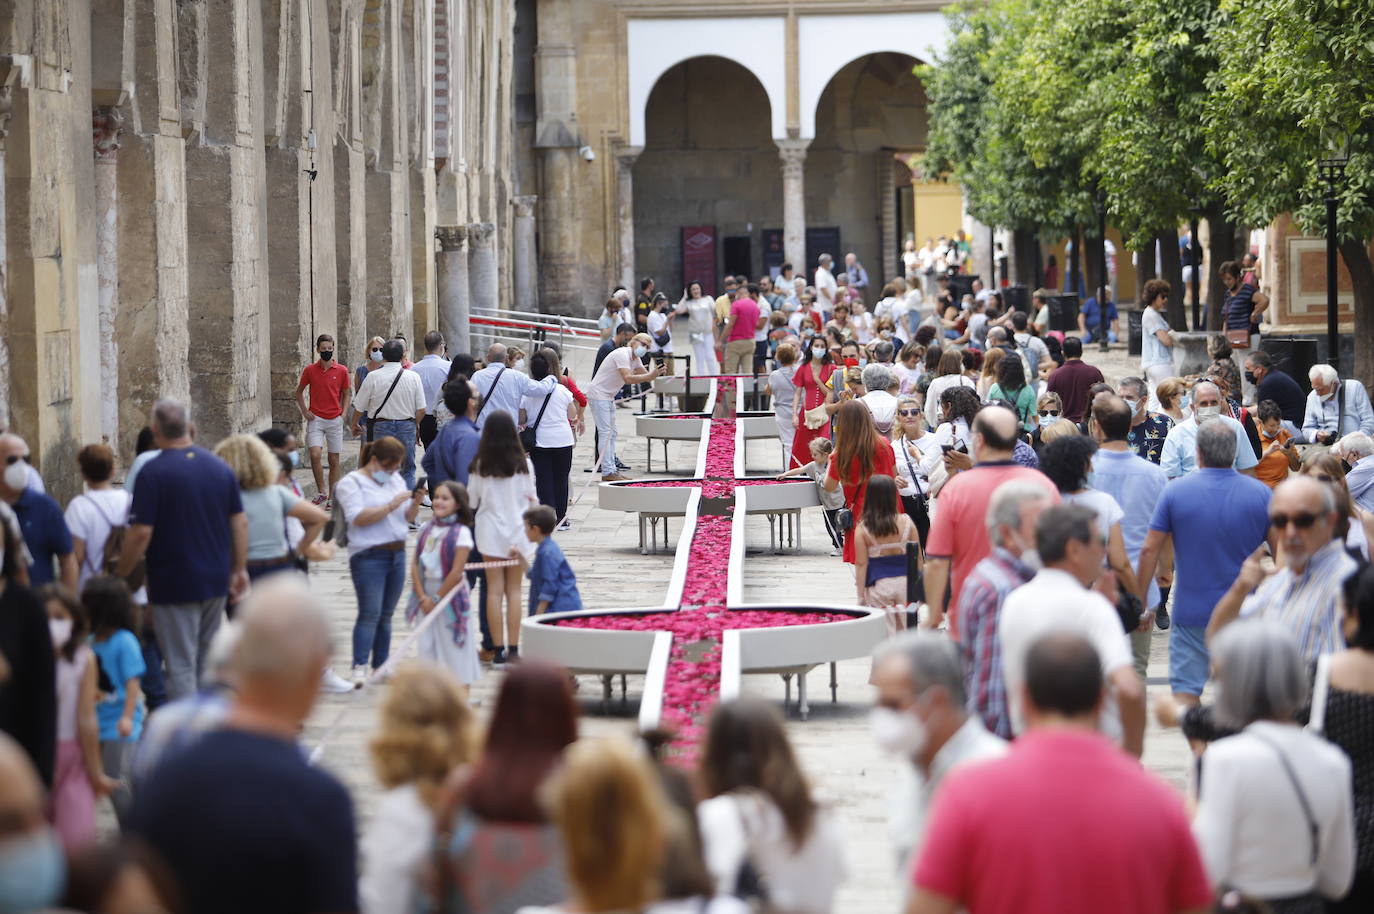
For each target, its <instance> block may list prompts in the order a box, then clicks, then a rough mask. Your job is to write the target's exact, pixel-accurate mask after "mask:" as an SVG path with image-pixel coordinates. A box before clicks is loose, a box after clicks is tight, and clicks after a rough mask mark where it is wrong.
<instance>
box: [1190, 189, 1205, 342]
mask: <svg viewBox="0 0 1374 914" xmlns="http://www.w3.org/2000/svg"><path fill="white" fill-rule="evenodd" d="M1201 215H1202V207H1201V206H1199V205H1198V204H1197V203H1196V202H1194V203H1193V205H1192V206H1190V207H1188V260H1189V262H1190V265H1191V266H1192V270H1193V273H1192V285H1193V329H1194V330H1202V329H1204V328H1203V326H1202V281H1201V280H1202V245H1201V244H1199V243H1198V240H1197V231H1198V219H1199V217H1200V216H1201Z"/></svg>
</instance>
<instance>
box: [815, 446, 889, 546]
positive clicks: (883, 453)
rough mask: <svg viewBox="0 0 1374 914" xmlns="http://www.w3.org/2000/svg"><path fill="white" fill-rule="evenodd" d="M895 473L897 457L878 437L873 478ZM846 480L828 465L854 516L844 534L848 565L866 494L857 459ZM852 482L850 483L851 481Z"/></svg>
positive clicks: (851, 465)
mask: <svg viewBox="0 0 1374 914" xmlns="http://www.w3.org/2000/svg"><path fill="white" fill-rule="evenodd" d="M896 471H897V455H896V454H894V453H893V452H892V445H891V444H889V443H888V440H887V439H886V438H884V437H882V436H881V435H879V436H878V446H877V448H876V449H875V450H874V451H873V473H872V475H873V476H878V475H883V476H895V475H896ZM845 475H846V476H847V477H849V478H848V479H840V477H838V476H836V475H835V464H834V462H833V461H832V462H831V464H830V473H829V476H830V478H831V479H834V480H835V481H837V482H838V483H839V484H840V488H841V489H843V490H844V501H845V504H847V505H848V506H849V510H850V511H851V512H853V514H854V524H853V526H851V527H850V528H849V529H848V530H846V531H845V533H844V560H845V561H846V562H848V563H849V564H850V565H853V564H854V527H857V526H858V525H859V519H860V518H862V517H863V514H864V495H865V494H866V493H867V492H868V479H867V478H864V479H860V478H859V459H858V458H857V457H855V458H854V461H853V462H852V463H850V465H849V472H848V473H846V474H845ZM851 480H852V481H851Z"/></svg>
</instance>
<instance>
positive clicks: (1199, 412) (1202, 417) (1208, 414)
mask: <svg viewBox="0 0 1374 914" xmlns="http://www.w3.org/2000/svg"><path fill="white" fill-rule="evenodd" d="M1193 414H1194V415H1195V416H1197V421H1199V422H1206V421H1207V420H1208V419H1215V418H1217V417H1218V416H1220V415H1221V407H1220V406H1199V407H1197V408H1196V409H1194V410H1193Z"/></svg>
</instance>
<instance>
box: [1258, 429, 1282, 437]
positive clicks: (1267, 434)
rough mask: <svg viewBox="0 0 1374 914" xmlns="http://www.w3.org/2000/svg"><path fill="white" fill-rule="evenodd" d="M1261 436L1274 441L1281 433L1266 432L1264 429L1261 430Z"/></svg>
mask: <svg viewBox="0 0 1374 914" xmlns="http://www.w3.org/2000/svg"><path fill="white" fill-rule="evenodd" d="M1260 434H1261V435H1263V436H1264V437H1266V438H1271V439H1272V438H1277V437H1278V436H1279V433H1278V432H1277V431H1274V432H1266V431H1265V430H1264V429H1260Z"/></svg>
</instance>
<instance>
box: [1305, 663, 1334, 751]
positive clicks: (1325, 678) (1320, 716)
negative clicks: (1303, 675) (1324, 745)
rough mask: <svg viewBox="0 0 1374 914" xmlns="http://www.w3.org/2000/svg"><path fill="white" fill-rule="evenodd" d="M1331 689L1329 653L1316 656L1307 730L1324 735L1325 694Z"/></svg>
mask: <svg viewBox="0 0 1374 914" xmlns="http://www.w3.org/2000/svg"><path fill="white" fill-rule="evenodd" d="M1330 691H1331V655H1330V654H1322V655H1321V656H1320V657H1318V658H1317V676H1316V678H1315V679H1314V680H1313V682H1312V713H1311V714H1310V715H1309V716H1308V718H1307V732H1309V733H1314V734H1316V735H1317V736H1325V735H1326V695H1327V693H1328V692H1330Z"/></svg>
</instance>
